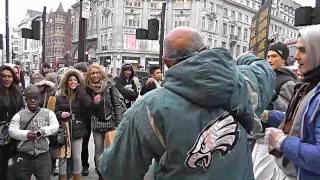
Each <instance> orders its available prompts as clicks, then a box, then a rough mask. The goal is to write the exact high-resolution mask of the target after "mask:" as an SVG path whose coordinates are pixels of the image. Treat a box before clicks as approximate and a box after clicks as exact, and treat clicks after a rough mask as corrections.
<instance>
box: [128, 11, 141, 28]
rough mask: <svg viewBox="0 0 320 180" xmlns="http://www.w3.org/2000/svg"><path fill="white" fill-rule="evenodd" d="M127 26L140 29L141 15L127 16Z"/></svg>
mask: <svg viewBox="0 0 320 180" xmlns="http://www.w3.org/2000/svg"><path fill="white" fill-rule="evenodd" d="M125 18H126V20H125V26H129V27H139V26H140V15H139V14H126V17H125Z"/></svg>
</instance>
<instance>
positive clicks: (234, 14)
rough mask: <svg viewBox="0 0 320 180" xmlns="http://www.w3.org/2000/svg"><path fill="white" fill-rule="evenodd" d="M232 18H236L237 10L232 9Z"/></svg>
mask: <svg viewBox="0 0 320 180" xmlns="http://www.w3.org/2000/svg"><path fill="white" fill-rule="evenodd" d="M231 18H232V19H235V18H236V12H235V11H231Z"/></svg>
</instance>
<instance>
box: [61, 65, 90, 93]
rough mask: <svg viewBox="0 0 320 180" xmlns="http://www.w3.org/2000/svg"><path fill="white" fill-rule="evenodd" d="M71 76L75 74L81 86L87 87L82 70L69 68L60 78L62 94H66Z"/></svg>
mask: <svg viewBox="0 0 320 180" xmlns="http://www.w3.org/2000/svg"><path fill="white" fill-rule="evenodd" d="M70 76H75V77H76V78H77V79H78V81H79V83H80V86H82V87H83V88H84V87H85V83H84V78H83V76H82V74H81V72H80V71H78V70H76V69H68V70H67V71H66V72H64V73H63V75H62V77H61V80H60V84H59V87H60V95H66V94H65V93H66V90H67V81H68V79H69V77H70Z"/></svg>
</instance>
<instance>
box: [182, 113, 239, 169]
mask: <svg viewBox="0 0 320 180" xmlns="http://www.w3.org/2000/svg"><path fill="white" fill-rule="evenodd" d="M239 132H240V130H239V127H238V123H237V122H236V121H235V120H234V119H233V117H232V116H231V115H230V114H229V113H227V112H226V113H223V114H222V115H221V116H219V117H218V118H217V119H215V120H212V121H211V122H210V123H209V124H208V125H207V126H206V127H205V128H204V129H203V130H202V131H201V133H200V135H199V136H198V138H197V141H196V143H195V144H194V146H193V148H192V149H191V150H190V151H189V152H188V157H187V159H186V161H185V165H186V166H187V167H188V168H190V169H196V168H198V167H202V168H204V169H208V168H209V166H210V165H211V164H212V161H213V159H212V154H213V153H214V152H219V153H220V156H221V157H222V156H225V155H226V154H228V153H229V152H230V151H231V150H232V149H233V148H234V146H235V145H236V143H237V140H238V137H239Z"/></svg>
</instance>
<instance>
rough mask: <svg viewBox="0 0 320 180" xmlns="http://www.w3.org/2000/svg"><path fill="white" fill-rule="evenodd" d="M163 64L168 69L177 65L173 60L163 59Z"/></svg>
mask: <svg viewBox="0 0 320 180" xmlns="http://www.w3.org/2000/svg"><path fill="white" fill-rule="evenodd" d="M162 62H163V63H164V64H165V65H166V66H167V67H168V68H170V67H172V66H173V65H174V64H175V61H173V60H168V59H166V58H163V60H162Z"/></svg>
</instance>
